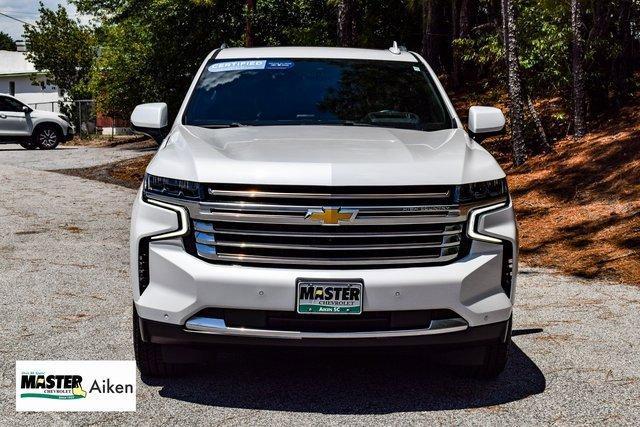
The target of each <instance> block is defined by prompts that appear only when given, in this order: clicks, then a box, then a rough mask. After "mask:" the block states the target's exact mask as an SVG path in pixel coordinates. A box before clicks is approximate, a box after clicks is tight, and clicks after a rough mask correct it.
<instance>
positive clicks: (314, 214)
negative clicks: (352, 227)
mask: <svg viewBox="0 0 640 427" xmlns="http://www.w3.org/2000/svg"><path fill="white" fill-rule="evenodd" d="M356 215H358V210H357V209H343V208H320V209H309V210H308V211H307V215H306V216H305V218H307V219H310V220H311V221H320V222H321V223H322V225H340V222H341V221H342V222H351V221H353V220H354V219H355V218H356Z"/></svg>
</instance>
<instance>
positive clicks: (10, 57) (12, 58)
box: [0, 50, 38, 76]
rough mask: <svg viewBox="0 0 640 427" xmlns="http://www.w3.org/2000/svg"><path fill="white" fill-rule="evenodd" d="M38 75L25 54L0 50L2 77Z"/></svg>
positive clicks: (0, 71) (0, 74)
mask: <svg viewBox="0 0 640 427" xmlns="http://www.w3.org/2000/svg"><path fill="white" fill-rule="evenodd" d="M33 73H38V71H37V70H36V68H35V67H34V66H33V64H32V63H31V62H30V61H28V60H27V57H26V55H25V52H13V51H10V50H0V76H19V75H30V74H33Z"/></svg>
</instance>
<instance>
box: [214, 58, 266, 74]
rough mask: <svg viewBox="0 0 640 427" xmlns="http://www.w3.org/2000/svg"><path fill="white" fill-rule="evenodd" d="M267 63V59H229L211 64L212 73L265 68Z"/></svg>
mask: <svg viewBox="0 0 640 427" xmlns="http://www.w3.org/2000/svg"><path fill="white" fill-rule="evenodd" d="M266 65H267V60H266V59H257V60H256V59H253V60H250V61H229V62H217V63H215V64H212V65H210V66H209V68H208V70H209V72H211V73H221V72H224V71H244V70H264V67H265V66H266Z"/></svg>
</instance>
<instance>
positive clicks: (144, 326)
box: [139, 318, 509, 349]
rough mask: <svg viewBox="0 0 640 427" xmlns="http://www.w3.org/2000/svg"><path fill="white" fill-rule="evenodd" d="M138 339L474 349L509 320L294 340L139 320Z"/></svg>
mask: <svg viewBox="0 0 640 427" xmlns="http://www.w3.org/2000/svg"><path fill="white" fill-rule="evenodd" d="M139 322H140V331H141V334H142V339H143V340H144V341H146V342H152V343H156V344H167V345H179V346H189V347H192V346H193V347H196V346H207V345H216V346H218V345H224V346H287V347H390V346H393V347H395V346H409V347H414V346H415V347H418V346H419V347H442V348H447V349H449V348H457V347H462V348H465V347H475V346H480V345H483V344H488V343H495V342H505V340H506V339H507V335H508V332H509V320H506V321H503V322H497V323H492V324H488V325H482V326H475V327H471V328H465V329H463V330H458V331H454V332H446V333H436V334H421V335H401V334H397V335H395V336H390V335H383V334H380V335H379V336H375V335H374V333H371V334H370V336H357V335H355V334H357V333H354V334H351V336H349V335H350V334H341V336H340V337H339V338H338V337H330V336H328V335H329V334H318V335H325V336H322V337H321V336H313V335H308V334H307V335H304V334H300V335H299V336H297V337H288V338H283V337H277V336H264V335H263V336H252V335H251V332H250V331H248V333H245V334H240V335H237V334H218V333H212V332H207V331H198V330H192V329H188V328H187V327H185V326H181V325H171V324H168V323H164V322H156V321H152V320H146V319H142V318H140V319H139Z"/></svg>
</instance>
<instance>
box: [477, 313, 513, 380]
mask: <svg viewBox="0 0 640 427" xmlns="http://www.w3.org/2000/svg"><path fill="white" fill-rule="evenodd" d="M511 324H512V319H509V323H508V325H507V331H506V337H505V341H504V342H497V343H494V344H489V345H487V346H486V347H485V351H484V359H483V361H482V364H480V365H479V366H475V367H474V368H473V372H472V373H473V375H474V376H476V377H478V378H483V379H494V378H496V377H497V376H498V375H500V374H501V373H502V371H504V368H505V366H506V365H507V359H508V355H509V347H510V346H511Z"/></svg>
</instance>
